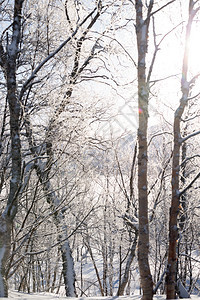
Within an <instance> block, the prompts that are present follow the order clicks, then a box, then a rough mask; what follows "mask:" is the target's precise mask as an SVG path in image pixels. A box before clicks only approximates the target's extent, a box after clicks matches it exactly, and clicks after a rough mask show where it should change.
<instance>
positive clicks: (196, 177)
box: [178, 172, 200, 198]
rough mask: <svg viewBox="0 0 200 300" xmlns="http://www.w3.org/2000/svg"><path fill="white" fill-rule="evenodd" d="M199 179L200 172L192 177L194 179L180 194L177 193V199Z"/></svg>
mask: <svg viewBox="0 0 200 300" xmlns="http://www.w3.org/2000/svg"><path fill="white" fill-rule="evenodd" d="M199 177H200V172H199V173H198V174H197V175H196V176H195V177H194V179H193V180H192V181H191V182H190V183H189V184H188V186H186V188H184V189H183V190H182V191H181V192H179V194H178V195H179V198H180V197H181V196H182V195H183V194H185V192H186V191H187V190H189V189H190V188H191V187H192V185H193V184H194V183H195V181H196V180H197V179H198V178H199Z"/></svg>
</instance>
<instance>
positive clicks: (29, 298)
mask: <svg viewBox="0 0 200 300" xmlns="http://www.w3.org/2000/svg"><path fill="white" fill-rule="evenodd" d="M118 298H119V299H120V300H139V299H140V298H141V297H140V296H131V297H125V296H124V297H87V298H84V297H81V298H67V299H69V300H112V299H113V300H115V299H118ZM1 299H21V300H36V299H37V300H45V299H48V300H51V299H60V300H62V299H66V298H65V297H60V296H58V295H55V294H50V293H40V294H24V293H18V292H15V291H10V292H9V298H1ZM154 299H155V300H156V299H158V300H164V299H165V297H163V296H155V297H154ZM191 299H193V300H197V299H199V300H200V297H196V296H192V298H191Z"/></svg>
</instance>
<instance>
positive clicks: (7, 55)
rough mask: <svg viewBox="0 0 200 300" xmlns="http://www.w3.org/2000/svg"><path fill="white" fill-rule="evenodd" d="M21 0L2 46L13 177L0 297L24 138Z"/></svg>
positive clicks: (2, 223)
mask: <svg viewBox="0 0 200 300" xmlns="http://www.w3.org/2000/svg"><path fill="white" fill-rule="evenodd" d="M22 6H23V1H22V0H15V2H14V14H13V24H12V36H11V38H10V41H8V44H7V49H6V50H4V48H3V45H0V47H1V49H0V50H1V55H3V58H4V59H2V56H1V67H2V70H3V73H4V76H5V79H6V84H7V101H8V105H9V113H10V137H11V158H12V163H11V180H10V189H9V195H8V200H7V206H6V208H5V210H4V212H3V213H2V215H1V217H0V297H8V287H7V279H6V277H5V269H6V262H7V259H8V257H9V254H10V249H11V227H12V222H13V220H14V218H15V215H16V213H17V205H18V202H17V198H18V192H19V189H20V185H21V142H20V124H19V123H20V122H19V120H20V113H21V106H20V103H19V100H18V96H17V83H16V68H17V67H16V65H17V57H18V52H19V43H20V34H21V16H22Z"/></svg>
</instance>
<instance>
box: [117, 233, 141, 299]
mask: <svg viewBox="0 0 200 300" xmlns="http://www.w3.org/2000/svg"><path fill="white" fill-rule="evenodd" d="M137 240H138V231H136V232H135V237H134V240H133V243H132V246H131V249H130V253H129V256H128V259H127V262H126V266H125V270H124V276H123V277H122V279H121V282H120V284H119V288H118V291H117V296H123V295H124V290H125V288H126V285H127V283H128V279H129V273H130V268H131V264H132V262H133V259H134V257H135V252H136V246H137Z"/></svg>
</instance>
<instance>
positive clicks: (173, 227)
mask: <svg viewBox="0 0 200 300" xmlns="http://www.w3.org/2000/svg"><path fill="white" fill-rule="evenodd" d="M194 5H195V2H194V1H193V0H189V19H188V23H187V27H186V42H185V51H184V57H183V67H182V78H181V91H182V97H181V99H180V104H179V107H178V108H177V110H176V112H175V115H174V127H173V136H174V147H173V159H172V178H171V187H172V198H171V207H170V219H169V250H168V268H167V276H166V294H167V299H176V293H177V282H176V280H177V240H178V227H177V222H178V214H179V209H180V207H179V205H180V195H179V193H180V191H179V180H180V179H179V174H180V149H181V143H182V141H181V118H182V115H183V113H184V110H185V108H186V106H187V103H188V95H189V92H190V84H191V83H192V82H190V83H189V82H188V80H187V78H188V54H189V39H190V33H191V26H192V22H193V19H194V17H195V15H196V13H197V11H198V10H196V9H194Z"/></svg>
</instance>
